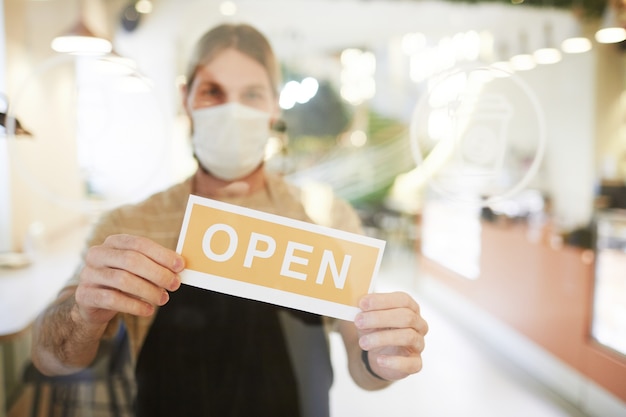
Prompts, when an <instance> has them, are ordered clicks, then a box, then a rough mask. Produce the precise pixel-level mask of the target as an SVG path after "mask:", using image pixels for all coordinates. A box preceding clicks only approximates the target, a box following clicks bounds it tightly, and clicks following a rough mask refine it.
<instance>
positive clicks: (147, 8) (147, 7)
mask: <svg viewBox="0 0 626 417" xmlns="http://www.w3.org/2000/svg"><path fill="white" fill-rule="evenodd" d="M135 10H137V11H138V12H139V13H141V14H148V13H151V12H152V2H151V1H150V0H139V1H138V2H137V3H135Z"/></svg>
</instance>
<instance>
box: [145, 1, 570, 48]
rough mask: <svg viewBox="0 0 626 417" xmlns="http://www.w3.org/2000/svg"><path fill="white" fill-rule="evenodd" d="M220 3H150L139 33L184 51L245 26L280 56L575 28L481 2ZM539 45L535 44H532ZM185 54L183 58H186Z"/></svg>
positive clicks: (560, 15) (542, 14)
mask: <svg viewBox="0 0 626 417" xmlns="http://www.w3.org/2000/svg"><path fill="white" fill-rule="evenodd" d="M220 3H221V1H217V0H154V4H155V7H154V10H153V13H152V14H151V15H149V16H147V17H145V18H144V20H143V21H142V23H141V25H140V26H139V28H138V30H137V33H135V34H134V35H139V33H140V32H142V31H144V32H147V33H150V36H151V38H152V39H155V33H157V32H158V33H160V34H161V35H162V36H169V37H170V39H171V38H174V39H175V42H176V43H177V45H178V47H180V48H182V49H183V50H187V49H188V48H189V47H190V46H191V45H192V44H193V42H194V41H195V40H196V39H197V38H198V37H199V36H200V35H201V34H202V33H203V32H204V31H205V30H206V29H208V28H209V27H210V26H212V25H214V24H216V23H218V22H221V21H224V20H234V21H244V22H249V23H252V24H253V25H255V26H256V27H258V28H259V29H260V30H262V31H263V32H264V33H265V34H266V35H267V36H268V37H269V38H270V40H271V42H272V44H273V45H274V47H275V49H276V51H277V53H278V54H279V56H281V57H283V58H289V57H290V56H292V55H294V54H295V55H301V54H308V55H313V54H315V53H316V52H323V53H327V52H329V51H330V52H332V51H338V50H340V49H343V48H345V47H376V46H380V45H381V44H384V43H386V42H388V41H389V40H390V39H392V38H398V37H400V36H401V35H403V34H405V33H407V32H417V31H419V32H423V33H425V34H426V35H427V36H428V37H429V38H430V39H431V40H433V41H436V40H438V39H440V38H442V37H444V36H451V35H453V34H455V33H457V32H464V31H468V30H477V31H489V32H491V33H492V34H493V35H494V37H495V38H496V40H498V41H501V42H505V43H509V44H510V45H511V48H510V49H513V48H515V47H517V46H516V45H517V43H518V42H519V36H520V33H521V32H525V33H526V34H527V36H528V37H529V42H530V43H531V46H532V45H533V44H537V45H539V44H540V43H542V42H544V40H543V27H544V25H545V24H546V23H547V22H550V23H551V24H552V25H553V26H554V35H555V39H556V40H559V39H560V38H563V37H565V36H566V35H567V34H568V32H571V31H572V30H573V27H574V25H575V21H574V19H573V18H572V16H571V14H570V13H569V12H568V11H564V10H555V9H547V8H536V7H529V6H525V5H520V6H513V5H507V4H502V3H495V2H486V3H481V4H476V3H473V4H470V3H459V2H454V3H452V2H446V1H436V0H424V1H390V0H369V1H364V0H363V1H357V0H236V1H235V3H236V5H237V14H236V15H235V16H233V17H224V16H222V15H221V14H220V12H219V5H220ZM157 38H158V37H157ZM537 47H538V46H537ZM183 55H184V54H183Z"/></svg>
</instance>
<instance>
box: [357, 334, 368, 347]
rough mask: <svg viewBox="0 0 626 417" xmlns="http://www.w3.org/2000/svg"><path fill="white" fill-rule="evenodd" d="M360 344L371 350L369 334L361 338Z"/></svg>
mask: <svg viewBox="0 0 626 417" xmlns="http://www.w3.org/2000/svg"><path fill="white" fill-rule="evenodd" d="M359 346H360V347H361V349H363V350H369V348H370V339H369V337H367V336H363V337H361V338H360V339H359Z"/></svg>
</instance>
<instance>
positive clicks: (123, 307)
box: [75, 286, 155, 317]
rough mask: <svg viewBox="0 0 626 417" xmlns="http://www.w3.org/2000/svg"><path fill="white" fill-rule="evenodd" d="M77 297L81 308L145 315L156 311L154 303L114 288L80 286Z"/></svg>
mask: <svg viewBox="0 0 626 417" xmlns="http://www.w3.org/2000/svg"><path fill="white" fill-rule="evenodd" d="M75 297H76V302H77V304H78V305H79V306H80V307H81V309H87V310H90V309H91V310H100V311H117V312H121V313H129V314H132V315H135V316H145V317H147V316H150V315H151V314H153V313H154V311H155V308H154V306H153V305H152V304H150V303H148V302H146V301H144V300H140V299H138V298H135V297H131V296H129V295H128V294H124V293H122V292H120V291H117V290H114V289H105V288H98V287H88V286H79V287H78V288H77V289H76V296H75Z"/></svg>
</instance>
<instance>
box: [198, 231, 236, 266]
mask: <svg viewBox="0 0 626 417" xmlns="http://www.w3.org/2000/svg"><path fill="white" fill-rule="evenodd" d="M215 232H226V233H227V234H228V237H229V238H230V243H229V244H228V249H226V252H224V253H222V254H221V255H218V254H217V253H215V252H213V249H211V239H212V238H213V235H214V234H215ZM237 240H238V239H237V232H235V229H233V228H232V227H230V226H228V225H226V224H221V223H216V224H214V225H212V226H211V227H209V228H208V229H206V232H204V237H203V238H202V250H203V251H204V254H205V255H206V256H207V258H209V259H210V260H212V261H215V262H224V261H227V260H229V259H230V258H232V257H233V255H234V254H235V250H237Z"/></svg>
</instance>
